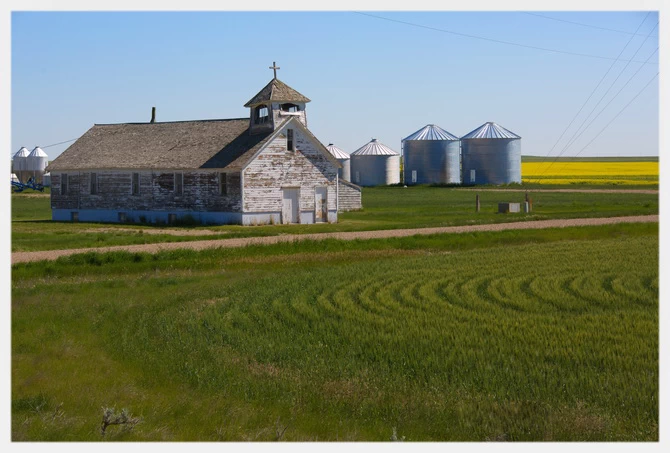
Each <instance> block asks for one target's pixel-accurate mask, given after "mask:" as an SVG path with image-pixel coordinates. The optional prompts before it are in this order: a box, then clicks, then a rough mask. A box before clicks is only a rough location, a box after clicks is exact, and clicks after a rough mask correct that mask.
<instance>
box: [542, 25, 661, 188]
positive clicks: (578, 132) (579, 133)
mask: <svg viewBox="0 0 670 453" xmlns="http://www.w3.org/2000/svg"><path fill="white" fill-rule="evenodd" d="M648 15H649V13H647V16H648ZM646 18H647V17H646V16H645V18H644V20H646ZM644 20H643V21H642V22H643V23H644ZM640 25H641V24H640ZM657 26H658V22H656V25H655V26H654V28H653V29H652V30H651V31H650V32H649V34H648V35H647V38H645V40H644V41H643V42H642V44H640V46H639V47H638V48H637V50H636V51H635V54H633V57H635V55H637V54H638V52H639V51H640V49H641V48H642V46H643V45H644V43H645V42H646V41H647V39H649V36H650V35H651V33H652V32H653V31H654V30H655V29H656V27H657ZM638 29H639V27H638ZM657 51H658V48H656V50H654V51H653V52H652V53H651V55H649V56H648V57H647V60H646V61H649V59H650V58H651V57H652V56H654V54H656V52H657ZM629 65H630V62H628V63H626V65H625V66H624V67H623V69H621V71H620V72H619V75H618V76H617V77H616V79H614V81H613V82H612V83H611V84H610V86H609V88H607V90H606V91H605V93H603V95H602V96H601V97H600V99H599V100H598V102H597V103H596V105H594V106H593V108H592V109H591V111H590V112H589V114H588V115H586V117H585V118H584V120H583V121H582V122H581V124H580V125H579V127H578V128H577V130H576V131H575V132H574V133H573V134H572V137H570V138H569V139H568V142H567V143H566V145H565V146H564V147H563V149H562V150H561V152H560V153H558V155H557V156H556V158H555V159H554V161H553V162H552V163H551V164H549V166H548V167H546V168H545V169H544V171H543V172H542V174H541V175H540V177H542V176H543V175H544V174H545V173H546V172H547V171H549V169H550V168H551V166H552V165H553V164H554V163H555V162H557V161H558V159H559V158H560V157H561V156H562V155H563V153H565V151H567V149H568V148H570V146H572V145H573V144H574V143H575V142H576V141H577V139H579V137H581V136H582V134H583V133H584V132H586V130H587V129H588V128H589V127H590V126H591V124H593V122H594V121H595V120H596V119H598V117H599V116H600V115H601V114H602V113H603V112H604V111H605V109H606V108H607V106H609V105H610V104H611V103H612V101H614V99H616V98H617V96H619V94H620V93H621V91H622V90H623V89H624V88H626V86H628V84H629V83H630V81H631V80H633V78H634V77H635V76H636V75H637V74H638V72H640V70H641V69H642V68H643V67H644V65H640V67H639V68H638V69H637V71H635V73H633V75H632V76H631V77H630V78H629V79H628V80H627V81H626V83H625V84H624V85H623V86H622V87H621V88H620V89H619V91H617V93H616V94H615V95H614V96H613V97H612V99H610V100H609V102H608V103H607V104H606V105H605V107H603V108H602V110H600V112H598V114H597V115H596V116H595V117H594V118H593V120H591V122H590V123H589V124H588V125H586V127H585V128H584V129H583V130H582V127H583V126H584V124H585V123H586V122H587V121H588V119H589V118H590V117H591V115H592V114H593V112H595V110H596V108H598V106H599V105H600V103H601V102H602V101H603V99H605V97H606V96H607V94H608V93H609V92H610V91H611V90H612V87H614V85H615V84H616V82H617V80H619V77H621V75H622V74H623V73H624V71H625V70H626V68H627V67H628V66H629ZM552 149H553V148H552Z"/></svg>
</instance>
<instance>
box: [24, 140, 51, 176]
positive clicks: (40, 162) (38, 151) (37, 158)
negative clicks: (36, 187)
mask: <svg viewBox="0 0 670 453" xmlns="http://www.w3.org/2000/svg"><path fill="white" fill-rule="evenodd" d="M26 163H27V170H28V173H30V176H32V177H33V179H34V180H35V181H37V182H41V181H42V177H43V175H44V169H45V168H47V164H48V163H49V157H48V156H47V155H46V153H45V152H44V151H42V148H40V147H39V146H36V147H35V148H34V149H33V150H32V151H31V152H30V154H28V158H27V159H26Z"/></svg>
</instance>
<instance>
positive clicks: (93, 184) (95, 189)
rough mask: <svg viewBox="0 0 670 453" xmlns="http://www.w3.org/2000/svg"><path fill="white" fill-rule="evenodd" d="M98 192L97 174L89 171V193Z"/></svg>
mask: <svg viewBox="0 0 670 453" xmlns="http://www.w3.org/2000/svg"><path fill="white" fill-rule="evenodd" d="M97 193H98V174H97V173H91V195H95V194H97Z"/></svg>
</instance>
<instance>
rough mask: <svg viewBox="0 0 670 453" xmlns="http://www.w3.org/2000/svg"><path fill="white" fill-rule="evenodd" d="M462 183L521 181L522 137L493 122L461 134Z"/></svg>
mask: <svg viewBox="0 0 670 453" xmlns="http://www.w3.org/2000/svg"><path fill="white" fill-rule="evenodd" d="M461 158H462V169H463V179H462V180H463V184H510V183H521V137H520V136H518V135H517V134H515V133H514V132H511V131H509V130H507V129H505V128H504V127H502V126H500V125H499V124H496V123H494V122H488V123H484V124H482V125H481V126H479V127H478V128H477V129H475V130H473V131H472V132H470V133H468V134H466V135H464V136H463V137H461Z"/></svg>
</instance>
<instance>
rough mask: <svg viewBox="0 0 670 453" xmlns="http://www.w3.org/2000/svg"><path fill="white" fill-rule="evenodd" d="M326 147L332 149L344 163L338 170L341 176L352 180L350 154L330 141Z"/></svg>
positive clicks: (338, 159)
mask: <svg viewBox="0 0 670 453" xmlns="http://www.w3.org/2000/svg"><path fill="white" fill-rule="evenodd" d="M326 149H327V150H328V151H330V154H332V155H333V157H335V159H337V161H338V162H339V163H340V164H341V165H342V168H340V169H339V170H337V174H338V175H339V178H340V179H344V180H345V181H349V182H351V157H350V156H349V154H347V153H345V152H344V151H342V150H341V149H340V148H338V147H337V146H335V145H333V144H332V143H329V144H328V146H326Z"/></svg>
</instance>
